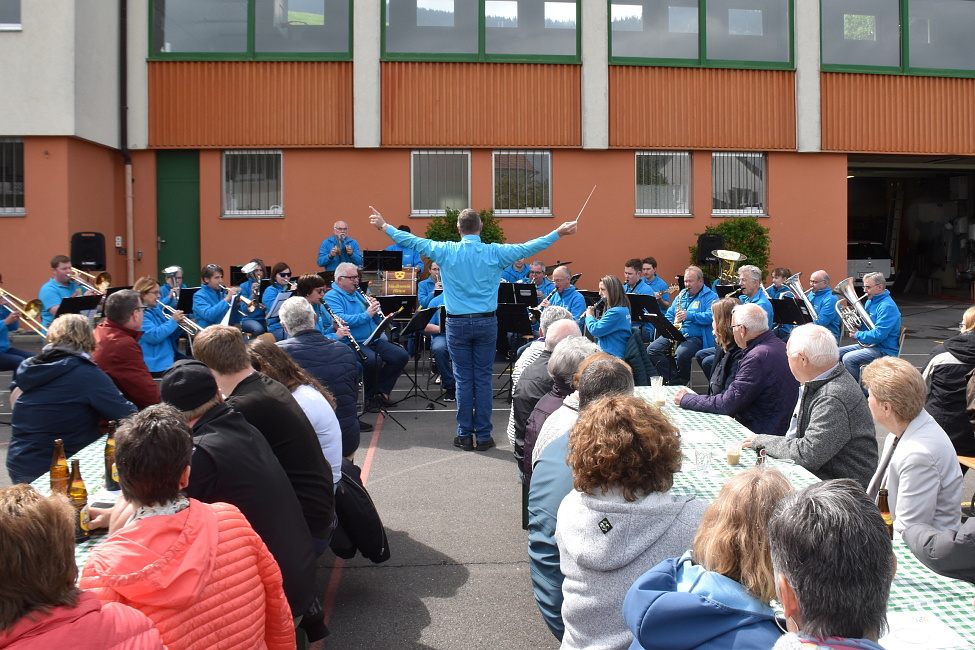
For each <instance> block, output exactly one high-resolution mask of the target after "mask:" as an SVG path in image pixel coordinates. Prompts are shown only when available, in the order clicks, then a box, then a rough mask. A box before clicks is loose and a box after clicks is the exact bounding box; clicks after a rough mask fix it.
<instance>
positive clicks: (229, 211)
mask: <svg viewBox="0 0 975 650" xmlns="http://www.w3.org/2000/svg"><path fill="white" fill-rule="evenodd" d="M282 166H283V165H282V153H281V150H280V149H235V150H230V151H224V152H223V216H225V217H238V218H240V217H283V216H284V210H283V208H282V207H281V206H282V196H283V187H282V179H281V177H282Z"/></svg>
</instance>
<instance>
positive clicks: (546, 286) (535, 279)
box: [528, 260, 555, 300]
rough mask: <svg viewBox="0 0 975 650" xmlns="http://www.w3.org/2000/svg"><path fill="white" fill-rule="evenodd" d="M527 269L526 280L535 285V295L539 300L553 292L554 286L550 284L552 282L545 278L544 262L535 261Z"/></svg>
mask: <svg viewBox="0 0 975 650" xmlns="http://www.w3.org/2000/svg"><path fill="white" fill-rule="evenodd" d="M529 269H530V270H529V271H528V279H529V280H530V281H531V283H532V284H534V285H535V293H536V294H537V295H538V299H539V300H541V299H542V298H544V297H546V296H547V295H548V294H550V293H552V291H554V290H555V285H554V284H552V281H551V280H549V279H548V278H547V277H545V263H544V262H542V261H541V260H535V261H534V262H532V263H531V264H530V265H529Z"/></svg>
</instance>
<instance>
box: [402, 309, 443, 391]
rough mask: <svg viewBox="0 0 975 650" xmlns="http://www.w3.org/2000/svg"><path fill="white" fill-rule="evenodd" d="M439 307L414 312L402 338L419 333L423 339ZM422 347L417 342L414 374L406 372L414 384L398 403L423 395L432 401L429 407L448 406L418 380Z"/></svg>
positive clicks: (419, 337) (418, 338) (419, 338)
mask: <svg viewBox="0 0 975 650" xmlns="http://www.w3.org/2000/svg"><path fill="white" fill-rule="evenodd" d="M410 297H412V298H414V299H415V298H416V296H410ZM437 309H439V308H438V307H427V308H426V309H420V310H418V311H417V312H416V313H415V314H413V318H411V319H410V322H409V323H407V324H406V327H404V328H403V331H402V332H400V338H401V339H402V337H404V336H410V335H414V334H415V335H417V340H418V341H420V340H422V338H421V337H422V335H423V330H425V329H426V327H427V325H429V324H430V320H431V319H432V318H433V316H434V314H436V313H437ZM420 347H421V346H420V344H419V343H417V350H416V354H414V355H413V376H412V377H411V376H410V374H409V373H407V374H406V378H407V379H409V380H410V381H411V382H413V386H412V388H410V389H409V390H408V391H406V395H404V396H403V397H401V398H399V399H398V400H396V403H397V404H399V403H400V402H402V401H404V400H407V399H409V398H411V397H422V398H423V399H425V400H427V401H428V402H430V406H428V407H427V408H430V407H431V406H433V403H434V402H436V403H437V404H440V406H447V405H446V404H444V403H443V402H441V401H439V400H438V399H434V398H432V397H430V396H429V395H427V394H426V392H425V391H424V390H422V389H421V388H420V384H419V383H417V381H416V376H417V366H418V365H419V360H420V352H421V351H422V350H421V349H420Z"/></svg>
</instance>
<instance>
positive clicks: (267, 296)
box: [261, 262, 291, 341]
mask: <svg viewBox="0 0 975 650" xmlns="http://www.w3.org/2000/svg"><path fill="white" fill-rule="evenodd" d="M282 291H291V267H290V266H289V265H288V264H285V263H284V262H278V263H277V264H275V265H274V268H272V269H271V284H270V285H269V286H268V288H267V289H265V290H264V294H263V295H262V296H261V303H263V304H264V308H265V309H267V310H268V312H270V311H271V310H272V309H273V306H274V301H275V300H276V299H277V297H278V294H279V293H281V292H282ZM267 331H268V332H269V333H271V334H273V335H274V340H275V341H282V340H284V329H283V328H282V327H281V319H280V318H278V317H277V316H273V317H270V318H268V319H267Z"/></svg>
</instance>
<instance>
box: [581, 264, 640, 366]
mask: <svg viewBox="0 0 975 650" xmlns="http://www.w3.org/2000/svg"><path fill="white" fill-rule="evenodd" d="M599 298H600V301H602V302H603V304H602V305H601V306H602V307H605V308H606V310H605V311H604V312H603V314H602V316H600V317H599V318H596V310H595V305H594V306H592V307H587V308H586V329H588V330H589V333H590V334H592V335H593V336H595V337H596V342H597V343H599V349H600V350H602V351H603V352H608V353H609V354H615V355H616V356H618V357H619V358H620V359H622V358H623V357H624V356H626V344H627V343H628V342H629V341H630V336H632V335H633V330H632V328H631V327H630V301H629V300H628V299H627V297H626V294H625V293H623V285H622V284H621V283H620V281H619V278H617V277H616V276H615V275H607V276H604V277H603V278H602V279H601V280H600V281H599Z"/></svg>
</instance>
